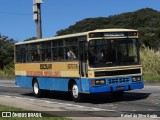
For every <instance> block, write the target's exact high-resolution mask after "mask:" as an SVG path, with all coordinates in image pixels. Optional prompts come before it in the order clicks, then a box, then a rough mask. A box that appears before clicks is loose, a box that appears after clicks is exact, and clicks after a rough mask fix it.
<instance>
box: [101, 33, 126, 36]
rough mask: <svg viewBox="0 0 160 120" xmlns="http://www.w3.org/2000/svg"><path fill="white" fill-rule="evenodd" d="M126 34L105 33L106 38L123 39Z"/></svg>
mask: <svg viewBox="0 0 160 120" xmlns="http://www.w3.org/2000/svg"><path fill="white" fill-rule="evenodd" d="M123 36H125V34H124V33H123V32H107V33H104V37H123Z"/></svg>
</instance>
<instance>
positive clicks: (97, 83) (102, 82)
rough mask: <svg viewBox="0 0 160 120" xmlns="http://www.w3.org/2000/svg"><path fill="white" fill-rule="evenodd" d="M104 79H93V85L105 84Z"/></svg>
mask: <svg viewBox="0 0 160 120" xmlns="http://www.w3.org/2000/svg"><path fill="white" fill-rule="evenodd" d="M105 84H106V81H105V80H95V85H105Z"/></svg>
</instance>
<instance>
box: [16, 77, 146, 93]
mask: <svg viewBox="0 0 160 120" xmlns="http://www.w3.org/2000/svg"><path fill="white" fill-rule="evenodd" d="M119 78H121V77H119ZM119 78H112V79H119ZM128 78H129V82H124V83H119V82H118V83H114V84H109V83H108V82H107V81H108V79H111V78H106V79H105V80H106V84H105V85H103V86H100V85H98V86H91V79H88V78H81V80H80V79H78V78H77V79H75V81H76V83H77V85H78V88H79V92H81V93H86V92H87V93H96V92H111V91H117V86H123V87H124V91H127V90H133V89H141V88H143V87H144V85H143V83H142V82H138V83H132V81H131V76H129V77H128ZM32 79H33V77H27V76H16V85H17V86H21V87H24V88H32ZM37 80H38V83H39V86H40V89H45V90H57V91H68V82H69V78H46V77H45V78H43V77H37Z"/></svg>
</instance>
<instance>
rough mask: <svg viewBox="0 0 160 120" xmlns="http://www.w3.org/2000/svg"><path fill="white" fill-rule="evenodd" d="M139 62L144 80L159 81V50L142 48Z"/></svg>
mask: <svg viewBox="0 0 160 120" xmlns="http://www.w3.org/2000/svg"><path fill="white" fill-rule="evenodd" d="M141 62H142V67H143V79H144V80H145V82H160V51H154V50H153V49H149V48H147V47H144V48H142V49H141Z"/></svg>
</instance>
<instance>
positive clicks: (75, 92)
mask: <svg viewBox="0 0 160 120" xmlns="http://www.w3.org/2000/svg"><path fill="white" fill-rule="evenodd" d="M71 95H72V99H73V101H74V102H80V101H81V97H82V96H81V95H80V93H79V91H78V86H77V84H76V83H73V85H72V89H71Z"/></svg>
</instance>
